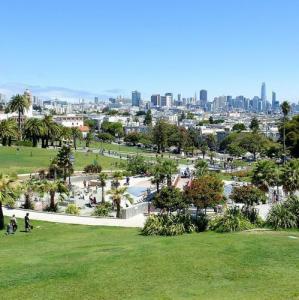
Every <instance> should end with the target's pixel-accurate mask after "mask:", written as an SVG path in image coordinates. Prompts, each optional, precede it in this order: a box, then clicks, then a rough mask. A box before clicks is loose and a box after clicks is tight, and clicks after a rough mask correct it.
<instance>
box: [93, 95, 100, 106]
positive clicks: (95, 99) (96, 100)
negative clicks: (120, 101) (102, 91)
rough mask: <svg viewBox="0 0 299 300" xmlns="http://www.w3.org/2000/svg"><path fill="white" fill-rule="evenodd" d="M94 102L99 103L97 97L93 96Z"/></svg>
mask: <svg viewBox="0 0 299 300" xmlns="http://www.w3.org/2000/svg"><path fill="white" fill-rule="evenodd" d="M94 104H96V105H97V104H99V97H94Z"/></svg>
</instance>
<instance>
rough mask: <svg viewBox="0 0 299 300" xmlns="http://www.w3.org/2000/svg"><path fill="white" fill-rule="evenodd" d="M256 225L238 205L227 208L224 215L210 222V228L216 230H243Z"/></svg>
mask: <svg viewBox="0 0 299 300" xmlns="http://www.w3.org/2000/svg"><path fill="white" fill-rule="evenodd" d="M254 227H255V226H254V225H253V224H251V223H250V221H249V220H248V219H247V218H246V217H245V216H244V215H243V214H242V212H241V211H240V210H239V208H237V207H234V208H230V209H228V210H226V212H225V213H224V215H222V216H217V217H215V218H213V219H211V220H210V223H209V228H210V229H211V230H213V231H216V232H235V231H243V230H248V229H252V228H254Z"/></svg>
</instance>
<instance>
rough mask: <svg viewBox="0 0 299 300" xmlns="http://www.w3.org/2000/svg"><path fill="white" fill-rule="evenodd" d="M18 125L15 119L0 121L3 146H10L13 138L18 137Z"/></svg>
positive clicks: (0, 136)
mask: <svg viewBox="0 0 299 300" xmlns="http://www.w3.org/2000/svg"><path fill="white" fill-rule="evenodd" d="M18 133H19V132H18V126H17V123H16V121H15V120H14V119H7V120H3V121H1V122H0V138H1V140H2V145H3V146H6V145H8V146H10V145H11V141H12V139H14V138H16V137H18Z"/></svg>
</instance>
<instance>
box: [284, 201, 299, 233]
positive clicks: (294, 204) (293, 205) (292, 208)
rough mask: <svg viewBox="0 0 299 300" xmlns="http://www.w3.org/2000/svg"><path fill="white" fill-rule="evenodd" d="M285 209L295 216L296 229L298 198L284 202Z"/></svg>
mask: <svg viewBox="0 0 299 300" xmlns="http://www.w3.org/2000/svg"><path fill="white" fill-rule="evenodd" d="M285 205H286V207H287V208H288V209H289V210H290V211H291V212H292V213H293V214H294V215H295V216H297V227H298V228H299V198H298V197H296V196H291V197H289V198H288V199H287V201H286V202H285Z"/></svg>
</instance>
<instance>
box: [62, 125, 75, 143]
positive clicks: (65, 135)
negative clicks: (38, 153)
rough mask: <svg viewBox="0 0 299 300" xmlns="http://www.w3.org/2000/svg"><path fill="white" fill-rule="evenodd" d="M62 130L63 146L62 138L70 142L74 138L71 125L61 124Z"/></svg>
mask: <svg viewBox="0 0 299 300" xmlns="http://www.w3.org/2000/svg"><path fill="white" fill-rule="evenodd" d="M60 132H61V134H60V139H59V146H60V147H61V144H62V140H64V141H68V142H69V141H71V140H72V130H71V128H69V127H65V126H60Z"/></svg>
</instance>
